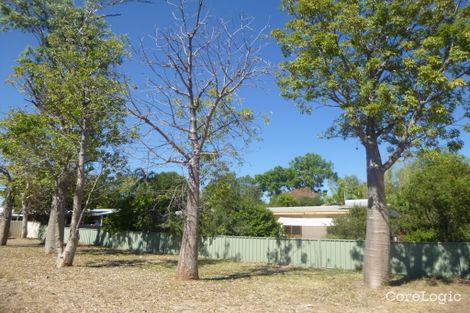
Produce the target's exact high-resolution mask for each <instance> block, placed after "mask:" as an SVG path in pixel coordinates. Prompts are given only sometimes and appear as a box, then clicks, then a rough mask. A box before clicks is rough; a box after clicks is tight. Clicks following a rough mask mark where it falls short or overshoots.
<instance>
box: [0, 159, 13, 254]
mask: <svg viewBox="0 0 470 313" xmlns="http://www.w3.org/2000/svg"><path fill="white" fill-rule="evenodd" d="M0 175H1V177H2V180H0V181H1V182H3V185H4V186H5V187H4V190H3V193H4V199H5V200H4V203H2V204H3V205H4V207H3V213H2V216H1V217H0V246H5V245H6V244H7V241H8V236H9V233H10V223H11V217H12V213H13V203H14V201H15V198H14V192H15V190H14V185H13V177H12V175H11V173H10V171H9V169H8V168H7V167H6V166H4V165H0Z"/></svg>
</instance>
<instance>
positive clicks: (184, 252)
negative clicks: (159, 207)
mask: <svg viewBox="0 0 470 313" xmlns="http://www.w3.org/2000/svg"><path fill="white" fill-rule="evenodd" d="M188 172H189V178H188V193H187V203H186V211H185V214H184V218H185V220H184V229H183V238H182V241H181V248H180V255H179V259H178V267H177V269H176V275H177V277H178V279H181V280H193V279H199V273H198V264H197V259H198V243H199V184H200V179H199V163H198V161H197V160H195V161H194V160H193V161H192V162H191V164H190V166H189V169H188Z"/></svg>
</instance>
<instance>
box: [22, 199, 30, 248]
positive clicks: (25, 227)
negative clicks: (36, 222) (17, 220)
mask: <svg viewBox="0 0 470 313" xmlns="http://www.w3.org/2000/svg"><path fill="white" fill-rule="evenodd" d="M21 213H22V214H23V219H22V222H21V238H23V239H24V238H27V237H28V213H29V209H28V201H27V199H26V194H25V193H23V194H21Z"/></svg>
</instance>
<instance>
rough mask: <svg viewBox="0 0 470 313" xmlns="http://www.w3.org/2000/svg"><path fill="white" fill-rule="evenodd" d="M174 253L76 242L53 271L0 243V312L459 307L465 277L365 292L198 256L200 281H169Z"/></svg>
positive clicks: (343, 276) (469, 295)
mask: <svg viewBox="0 0 470 313" xmlns="http://www.w3.org/2000/svg"><path fill="white" fill-rule="evenodd" d="M176 260H177V259H176V257H175V256H163V255H155V254H134V253H129V252H123V251H113V250H109V249H104V248H96V247H85V246H82V247H80V248H79V252H78V255H77V256H76V259H75V266H74V267H71V268H65V269H61V270H57V269H55V268H54V257H53V256H45V255H44V253H43V249H42V247H41V246H40V245H39V242H38V241H32V240H11V241H9V246H7V247H0V312H1V313H3V312H50V313H52V312H105V313H107V312H341V313H345V312H407V313H414V312H453V313H456V312H465V311H467V310H468V307H469V305H470V284H469V282H468V281H454V282H445V281H439V280H424V279H423V280H415V281H412V282H408V283H405V284H401V285H399V286H395V287H386V288H383V289H380V290H373V291H371V290H367V289H365V288H364V287H363V286H362V284H361V274H360V273H357V272H350V271H338V270H307V269H300V268H293V267H279V266H268V265H260V264H246V263H245V264H244V263H235V262H227V261H214V260H201V267H200V276H201V280H199V281H192V282H181V281H177V280H175V275H174V274H175V267H176ZM390 291H392V292H395V293H397V294H398V293H412V292H420V291H425V292H426V293H427V294H430V293H449V292H452V293H453V294H455V293H459V294H461V295H462V300H461V301H460V302H451V303H447V304H438V303H436V302H397V301H395V302H392V301H387V300H386V297H385V296H386V294H387V292H390Z"/></svg>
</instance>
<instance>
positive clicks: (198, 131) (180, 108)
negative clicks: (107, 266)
mask: <svg viewBox="0 0 470 313" xmlns="http://www.w3.org/2000/svg"><path fill="white" fill-rule="evenodd" d="M168 4H169V5H171V6H173V7H174V12H173V17H174V22H175V27H174V28H172V29H171V30H166V31H159V30H157V31H156V32H155V36H154V38H153V40H154V43H155V47H154V48H153V49H152V50H148V49H145V48H144V45H143V44H142V46H141V49H140V50H141V53H142V58H143V61H144V63H145V64H146V65H147V66H148V67H149V69H150V70H151V73H152V77H151V78H149V79H148V87H149V88H150V90H151V92H150V93H149V94H148V97H146V98H143V97H139V99H137V98H136V97H132V99H131V101H130V105H129V111H130V113H131V114H132V115H134V116H135V117H137V118H138V119H139V121H140V122H141V124H142V125H143V130H144V132H146V133H147V134H149V135H150V136H153V137H152V139H151V140H149V141H145V142H144V141H143V144H144V145H145V147H146V148H148V149H149V151H150V152H151V153H152V155H153V156H154V157H155V160H158V161H159V162H164V163H167V162H169V163H176V164H180V165H182V166H184V167H185V168H186V170H187V181H188V187H187V196H186V208H185V210H184V229H183V237H182V242H181V249H180V256H179V261H178V267H177V276H178V278H180V279H185V280H186V279H198V266H197V257H198V240H199V214H200V199H199V194H200V184H201V169H202V167H203V165H204V164H205V162H206V161H207V160H209V159H211V160H215V159H217V160H220V159H224V158H226V157H228V156H235V155H237V148H236V144H235V143H243V144H245V143H246V142H247V141H249V140H250V138H251V137H252V136H253V135H254V133H255V132H256V129H257V128H256V127H254V126H253V123H252V122H253V119H254V114H253V112H252V111H251V110H250V109H248V108H243V107H241V106H238V105H237V103H236V92H237V91H238V90H239V89H240V88H241V87H242V86H243V85H244V84H245V83H246V82H247V81H249V80H252V79H254V78H255V77H257V76H259V75H262V74H264V73H266V70H267V66H266V64H265V62H264V61H263V59H262V58H261V57H260V56H259V55H260V53H259V52H260V49H261V45H260V44H261V37H262V36H263V33H264V28H263V29H261V31H259V32H256V31H253V27H252V24H253V19H251V18H245V17H241V18H240V20H239V21H237V23H236V26H234V25H232V23H229V22H226V21H222V20H218V21H215V22H214V21H213V20H212V19H211V17H210V16H209V15H208V14H206V13H204V12H205V5H204V4H205V1H204V0H197V1H194V2H190V1H184V0H179V1H178V2H177V3H172V2H168ZM190 12H191V13H190ZM149 142H152V144H149Z"/></svg>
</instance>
